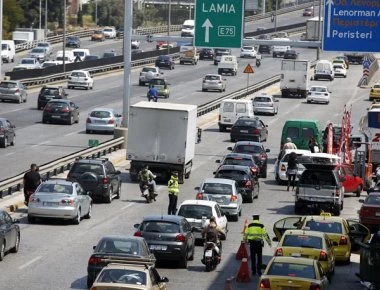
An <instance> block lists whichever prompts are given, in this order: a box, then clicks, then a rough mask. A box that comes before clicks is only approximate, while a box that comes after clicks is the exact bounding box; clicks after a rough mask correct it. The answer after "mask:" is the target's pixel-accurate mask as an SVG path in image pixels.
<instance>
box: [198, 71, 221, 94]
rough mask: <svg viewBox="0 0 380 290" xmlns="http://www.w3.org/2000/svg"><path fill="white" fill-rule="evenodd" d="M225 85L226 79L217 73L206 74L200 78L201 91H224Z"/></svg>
mask: <svg viewBox="0 0 380 290" xmlns="http://www.w3.org/2000/svg"><path fill="white" fill-rule="evenodd" d="M226 86H227V80H226V79H224V78H223V76H221V75H218V74H207V75H205V76H204V77H203V79H202V92H206V91H209V90H216V91H219V92H225V91H226Z"/></svg>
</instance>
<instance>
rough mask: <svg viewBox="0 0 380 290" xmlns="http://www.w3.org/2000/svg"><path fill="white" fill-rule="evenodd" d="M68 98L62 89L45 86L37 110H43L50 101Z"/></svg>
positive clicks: (39, 97) (39, 96)
mask: <svg viewBox="0 0 380 290" xmlns="http://www.w3.org/2000/svg"><path fill="white" fill-rule="evenodd" d="M67 96H68V94H67V93H66V91H65V89H64V88H62V87H51V86H43V87H42V88H41V90H40V93H39V94H38V99H37V110H41V109H43V108H44V107H45V106H46V104H47V103H48V102H49V101H50V100H56V99H67Z"/></svg>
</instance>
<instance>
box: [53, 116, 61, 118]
mask: <svg viewBox="0 0 380 290" xmlns="http://www.w3.org/2000/svg"><path fill="white" fill-rule="evenodd" d="M51 117H52V118H54V119H59V118H61V116H51Z"/></svg>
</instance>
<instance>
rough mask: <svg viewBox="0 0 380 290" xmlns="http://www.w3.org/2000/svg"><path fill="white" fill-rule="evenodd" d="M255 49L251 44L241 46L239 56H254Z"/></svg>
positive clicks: (255, 53)
mask: <svg viewBox="0 0 380 290" xmlns="http://www.w3.org/2000/svg"><path fill="white" fill-rule="evenodd" d="M256 55H257V51H256V49H255V48H254V47H253V46H243V47H242V48H241V50H240V57H251V58H255V57H256Z"/></svg>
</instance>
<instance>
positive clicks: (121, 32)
mask: <svg viewBox="0 0 380 290" xmlns="http://www.w3.org/2000/svg"><path fill="white" fill-rule="evenodd" d="M123 37H124V28H119V29H118V30H116V38H123Z"/></svg>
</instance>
